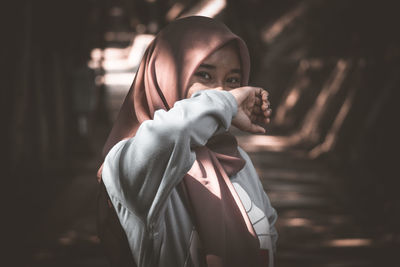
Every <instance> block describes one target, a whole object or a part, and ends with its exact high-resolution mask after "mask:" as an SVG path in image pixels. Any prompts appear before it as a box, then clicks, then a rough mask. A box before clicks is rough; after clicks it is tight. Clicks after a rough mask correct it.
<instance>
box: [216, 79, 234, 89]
mask: <svg viewBox="0 0 400 267" xmlns="http://www.w3.org/2000/svg"><path fill="white" fill-rule="evenodd" d="M212 87H213V88H215V89H217V90H223V91H229V90H231V89H232V88H230V87H229V86H227V84H226V83H224V81H223V80H221V81H216V82H215V83H214V84H213V86H212Z"/></svg>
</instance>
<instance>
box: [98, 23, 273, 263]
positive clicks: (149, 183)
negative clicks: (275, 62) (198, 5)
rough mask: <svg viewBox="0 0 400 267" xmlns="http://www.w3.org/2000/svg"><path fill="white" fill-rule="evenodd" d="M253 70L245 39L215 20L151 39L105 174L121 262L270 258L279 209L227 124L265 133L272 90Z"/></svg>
mask: <svg viewBox="0 0 400 267" xmlns="http://www.w3.org/2000/svg"><path fill="white" fill-rule="evenodd" d="M248 78H249V55H248V50H247V47H246V45H245V43H244V42H243V41H242V40H241V39H240V38H239V37H237V36H236V35H234V34H233V33H232V32H231V31H230V30H229V29H228V28H227V27H226V26H225V25H223V24H221V23H220V22H217V21H216V20H213V19H210V18H206V17H188V18H184V19H179V20H176V21H174V22H172V23H171V24H170V25H168V26H167V27H166V28H164V29H163V30H162V31H161V32H160V33H159V34H158V35H157V36H156V38H155V39H154V41H153V42H152V43H151V44H150V45H149V47H148V48H147V50H146V52H145V55H144V57H143V59H142V62H141V64H140V67H139V70H138V72H137V75H136V78H135V80H134V82H133V85H132V87H131V89H130V91H129V93H128V95H127V97H126V99H125V101H124V103H123V105H122V107H121V110H120V113H119V115H118V118H117V120H116V122H115V124H114V127H113V129H112V131H111V133H110V135H109V137H108V140H107V142H106V144H105V147H104V154H105V155H106V157H105V160H104V163H103V167H102V169H101V170H100V171H99V176H100V177H101V180H102V183H104V188H105V190H104V191H103V195H102V196H103V199H104V198H105V197H107V198H108V199H109V203H112V204H109V205H110V209H111V211H108V212H106V213H105V214H102V216H100V217H101V218H103V219H101V220H100V237H101V239H102V241H103V242H104V243H105V244H106V246H108V248H110V251H114V252H113V253H111V254H110V255H111V258H112V259H113V262H114V264H116V265H117V264H120V265H123V264H131V265H137V266H162V267H164V266H167V267H168V266H171V267H175V266H230V267H231V266H241V267H244V266H272V264H273V251H274V250H275V242H276V239H277V233H276V231H275V228H274V223H275V221H276V218H277V215H276V212H275V210H274V209H273V208H272V206H271V204H270V201H269V199H268V197H267V195H266V194H265V192H264V190H263V187H262V185H261V183H260V180H259V177H258V176H257V173H256V171H255V169H254V167H253V165H252V163H251V160H250V158H249V157H248V155H247V154H246V153H245V152H244V151H243V150H242V149H241V148H239V147H238V145H237V142H236V139H235V138H234V136H233V135H231V134H230V133H229V131H228V129H229V127H230V125H231V124H232V125H234V126H236V127H237V128H239V129H240V130H242V131H247V132H251V133H265V128H264V127H265V125H266V124H267V123H268V122H269V116H270V114H271V110H270V109H269V102H268V93H267V92H266V91H265V90H263V89H261V88H256V87H251V86H247V82H248ZM99 203H106V202H104V201H103V202H99ZM101 205H103V204H101ZM113 214H114V215H116V216H115V217H113ZM112 218H114V221H112V220H113V219H112ZM116 218H118V219H116ZM116 224H117V226H116ZM124 243H125V244H126V246H125V247H124V245H123V244H124ZM121 244H122V245H121ZM127 255H129V256H127Z"/></svg>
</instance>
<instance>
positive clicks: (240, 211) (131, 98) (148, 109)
mask: <svg viewBox="0 0 400 267" xmlns="http://www.w3.org/2000/svg"><path fill="white" fill-rule="evenodd" d="M229 42H235V43H236V44H237V47H238V54H239V58H240V60H241V70H242V85H246V84H247V82H248V78H249V71H250V62H249V61H250V60H249V54H248V50H247V47H246V45H245V43H244V42H243V41H242V40H241V39H240V38H239V37H238V36H236V35H234V34H233V33H232V32H231V31H230V30H229V29H228V28H227V27H226V26H225V25H224V24H222V23H220V22H218V21H216V20H213V19H210V18H206V17H199V16H194V17H187V18H183V19H179V20H176V21H174V22H172V23H170V24H169V25H168V26H167V27H166V28H164V29H163V30H162V31H161V32H160V33H159V34H158V35H157V36H156V38H155V39H154V40H153V41H152V43H151V44H150V45H149V47H148V48H147V50H146V52H145V54H144V56H143V59H142V61H141V63H140V66H139V69H138V72H137V74H136V77H135V80H134V81H133V84H132V86H131V88H130V90H129V92H128V94H127V96H126V98H125V101H124V103H123V104H122V107H121V110H120V112H119V114H118V117H117V120H116V122H115V124H114V127H113V129H112V131H111V133H110V135H109V137H108V139H107V142H106V144H105V146H104V150H103V155H106V154H107V153H108V151H109V150H110V149H111V148H112V147H113V146H114V145H115V144H116V143H117V142H119V141H121V140H123V139H126V138H130V137H133V136H135V134H136V131H137V129H138V128H139V126H140V125H141V123H142V122H144V121H145V120H149V119H152V118H153V116H154V112H155V111H156V110H158V109H164V110H169V109H170V108H171V107H172V106H173V105H174V103H175V102H176V101H179V100H181V99H184V98H186V94H187V83H188V81H189V78H190V76H191V75H192V74H193V73H194V71H195V70H196V69H197V67H198V66H199V65H200V64H201V62H202V61H203V60H204V59H205V58H206V57H207V56H209V55H210V54H212V53H213V52H214V51H216V50H217V49H219V48H220V47H222V46H224V45H226V44H227V43H229ZM194 150H195V153H196V161H195V163H194V164H193V167H192V168H191V170H190V171H189V172H188V173H187V174H186V175H185V176H184V177H183V179H182V185H183V186H184V188H185V190H184V191H185V192H186V196H185V198H184V199H185V201H188V202H189V203H188V204H189V205H188V206H189V208H190V209H191V211H190V213H191V214H192V217H193V218H192V219H193V223H194V225H195V227H196V229H197V231H198V233H199V238H200V241H201V243H202V244H201V245H202V248H203V251H204V253H205V262H206V263H207V266H259V258H258V255H259V242H258V239H257V237H256V235H255V233H254V229H253V228H252V225H251V222H250V220H249V218H248V216H247V213H246V211H245V210H244V207H243V205H242V203H241V201H240V199H239V197H238V195H237V193H236V191H235V189H234V187H233V185H232V183H231V182H230V179H229V176H232V175H234V174H236V173H237V172H239V171H240V170H241V169H242V168H243V167H244V165H245V161H244V159H242V157H241V156H240V153H239V151H238V148H237V142H236V139H235V137H234V136H232V135H231V134H230V133H229V132H226V133H224V134H221V135H217V136H214V137H212V138H211V139H210V140H209V141H208V143H207V144H206V145H205V146H202V147H197V148H194Z"/></svg>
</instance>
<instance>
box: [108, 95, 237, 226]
mask: <svg viewBox="0 0 400 267" xmlns="http://www.w3.org/2000/svg"><path fill="white" fill-rule="evenodd" d="M236 112H237V103H236V100H235V98H234V97H233V95H232V94H231V93H229V92H227V91H217V90H204V91H199V92H197V93H195V94H194V95H193V96H192V97H191V98H190V99H184V100H181V101H177V102H176V103H175V105H174V107H173V108H171V109H170V110H169V111H165V110H158V111H156V112H155V114H154V119H153V120H148V121H145V122H143V123H142V124H141V126H140V127H139V129H138V131H137V133H136V136H135V137H133V138H130V139H126V140H123V141H120V142H119V143H117V144H116V145H115V146H114V147H113V148H112V149H111V150H110V152H109V153H108V154H107V156H106V158H105V161H104V167H103V172H102V179H103V182H104V184H105V186H106V189H107V192H108V194H109V196H110V198H111V200H112V202H113V205H114V207H115V208H116V210H117V213H119V212H120V207H121V206H122V207H124V209H125V208H126V209H127V211H125V212H129V213H133V214H134V215H135V217H137V218H138V219H140V220H141V221H142V223H143V224H144V225H152V224H153V223H155V221H156V220H157V218H159V217H160V215H161V214H160V213H161V212H163V208H164V206H165V204H166V200H167V198H168V196H169V195H170V193H171V191H172V189H173V188H174V187H175V186H176V185H177V184H178V183H179V182H180V181H181V179H182V178H183V176H184V175H185V174H186V173H187V172H188V171H189V169H190V168H191V167H192V165H193V163H194V161H195V157H196V156H195V153H194V151H193V148H194V147H196V146H201V145H205V144H206V143H207V141H208V139H209V138H210V137H212V136H213V135H214V134H215V133H216V132H218V131H226V130H227V129H228V128H229V126H230V124H231V120H232V118H233V117H234V116H235V114H236ZM119 216H120V219H121V216H124V215H123V214H119Z"/></svg>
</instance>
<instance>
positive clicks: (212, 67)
mask: <svg viewBox="0 0 400 267" xmlns="http://www.w3.org/2000/svg"><path fill="white" fill-rule="evenodd" d="M199 68H205V69H213V70H214V69H216V68H217V67H216V66H214V65H211V64H200V66H199ZM230 72H231V73H238V74H242V71H241V70H240V69H232V70H231V71H230Z"/></svg>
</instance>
